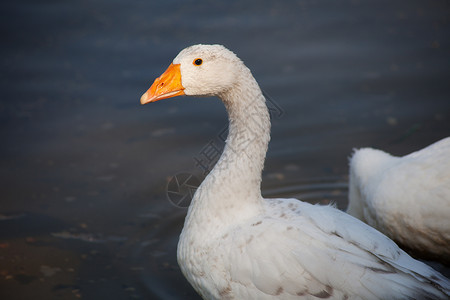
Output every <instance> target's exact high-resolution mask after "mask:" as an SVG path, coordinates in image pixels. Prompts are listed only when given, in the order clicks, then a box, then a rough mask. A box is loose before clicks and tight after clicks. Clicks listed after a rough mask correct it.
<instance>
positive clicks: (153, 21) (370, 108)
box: [0, 0, 450, 299]
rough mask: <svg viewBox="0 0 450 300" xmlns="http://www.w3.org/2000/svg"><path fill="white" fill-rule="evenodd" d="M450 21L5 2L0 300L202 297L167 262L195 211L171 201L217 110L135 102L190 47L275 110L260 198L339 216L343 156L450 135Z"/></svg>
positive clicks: (422, 11)
mask: <svg viewBox="0 0 450 300" xmlns="http://www.w3.org/2000/svg"><path fill="white" fill-rule="evenodd" d="M448 16H449V7H448V3H446V2H445V1H408V2H402V1H394V2H392V1H338V2H336V1H335V2H330V1H297V2H293V1H292V2H289V3H283V2H277V3H273V2H272V1H227V2H223V3H216V2H209V1H164V2H163V1H160V2H150V1H133V2H132V3H130V2H129V1H119V0H117V1H105V0H98V1H95V2H92V1H76V2H72V1H40V2H36V1H14V2H12V3H8V4H6V3H2V6H1V18H0V22H1V25H2V28H3V30H2V47H1V50H0V51H1V57H2V59H1V69H2V72H1V75H0V76H1V82H0V84H1V91H2V97H1V102H0V124H1V128H0V137H1V140H2V141H3V142H2V147H1V148H0V154H1V155H0V176H1V182H2V185H1V195H2V196H1V198H0V293H1V294H2V299H30V298H37V297H38V298H42V299H73V298H83V299H139V298H141V299H146V298H147V299H198V298H199V297H198V296H197V295H196V294H195V292H194V291H193V290H192V289H191V287H190V286H189V284H188V283H187V282H186V281H185V279H184V278H183V276H182V275H181V273H180V270H179V268H178V266H177V264H176V258H175V257H176V255H175V253H176V243H177V240H178V235H179V232H180V231H181V227H182V224H183V220H184V215H185V213H186V208H185V206H186V204H187V203H188V201H187V200H186V199H185V200H183V199H181V198H180V197H179V198H176V194H171V196H168V191H167V188H168V185H169V183H170V179H171V178H172V177H173V176H174V175H177V174H178V175H180V174H183V173H184V174H190V175H193V177H192V178H194V179H195V178H197V179H196V180H201V179H202V176H203V173H204V170H203V169H202V167H201V166H200V165H199V164H198V163H197V162H196V161H195V158H197V159H199V158H202V153H203V152H202V150H204V148H205V147H207V146H208V145H210V143H211V142H212V143H213V144H214V145H215V146H217V147H218V148H219V149H220V147H222V146H223V144H221V136H223V134H224V132H223V130H224V129H226V125H227V120H226V114H225V110H224V108H223V106H222V104H221V103H220V101H219V100H217V99H214V98H202V99H195V98H187V97H184V98H176V99H170V100H165V101H160V102H157V103H154V104H151V105H147V106H144V107H141V106H140V105H139V98H140V96H141V94H142V93H143V92H144V91H145V90H146V89H147V88H148V87H149V86H150V84H151V82H152V81H153V79H154V78H155V77H157V76H159V75H160V74H161V73H162V72H163V71H164V69H165V68H166V67H167V66H168V65H169V63H170V62H171V60H172V59H173V57H174V56H175V55H176V54H177V53H178V52H179V50H181V49H182V48H184V47H186V46H188V45H191V44H196V43H221V44H224V45H226V46H227V47H228V48H230V49H232V50H233V51H235V52H236V53H237V54H238V55H239V57H241V58H242V59H243V60H244V61H245V62H246V64H247V66H249V67H250V68H251V69H252V72H253V74H254V76H255V77H256V79H257V80H258V82H259V83H260V85H261V87H262V88H263V89H264V91H265V92H266V93H267V94H268V95H269V97H270V99H271V101H272V102H273V103H275V105H276V107H277V110H276V111H275V112H276V115H275V116H274V118H273V126H272V141H271V144H270V146H269V152H268V156H267V161H266V167H265V171H264V175H263V176H264V179H263V181H264V183H263V193H264V194H265V195H267V196H270V197H278V196H282V197H287V196H289V197H290V196H293V197H299V198H302V199H304V200H306V201H309V202H312V203H317V202H320V203H329V202H335V203H337V205H338V207H339V208H341V209H345V207H346V197H347V194H346V193H347V192H346V184H347V172H348V168H347V163H348V157H349V155H350V154H351V152H352V149H353V148H355V147H356V148H357V147H362V146H371V147H376V148H380V149H383V150H385V151H389V152H391V153H393V154H395V155H404V154H407V153H409V152H412V151H415V150H418V149H420V148H423V147H425V146H427V145H429V144H431V143H432V142H434V141H437V140H439V139H441V138H444V137H446V136H449V135H450V101H449V96H450V84H449V78H450V68H449V67H450V52H449V50H450V40H449V39H448V37H449V33H450V25H449V24H450V23H449V21H450V20H449V17H448ZM181 176H182V175H181ZM180 178H181V177H180ZM194 179H192V180H194ZM195 182H196V181H195V180H194V181H193V182H190V181H189V182H187V183H188V185H189V184H190V183H192V184H193V185H195ZM188 185H186V186H184V190H183V191H182V192H181V193H180V194H181V195H182V194H183V193H185V192H189V191H190V189H189V186H188ZM174 201H175V202H174ZM176 201H181V202H176ZM186 201H187V202H186ZM174 203H175V204H176V205H174ZM434 266H435V267H437V268H440V269H441V271H443V272H446V273H447V274H448V268H443V267H442V266H441V265H439V264H437V265H436V264H435V265H434Z"/></svg>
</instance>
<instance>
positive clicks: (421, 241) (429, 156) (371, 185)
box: [347, 138, 450, 262]
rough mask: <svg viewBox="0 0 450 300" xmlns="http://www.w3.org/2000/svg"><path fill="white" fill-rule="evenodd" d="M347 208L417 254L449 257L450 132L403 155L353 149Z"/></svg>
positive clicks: (445, 258) (444, 258) (435, 257)
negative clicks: (439, 139) (443, 137)
mask: <svg viewBox="0 0 450 300" xmlns="http://www.w3.org/2000/svg"><path fill="white" fill-rule="evenodd" d="M347 212H348V213H349V214H351V215H353V216H355V217H357V218H358V219H360V220H362V221H364V222H366V223H367V224H369V225H371V226H373V227H375V228H376V229H378V230H380V231H381V232H383V233H384V234H386V235H387V236H389V237H390V238H392V239H394V240H395V241H397V242H398V243H400V244H401V245H403V246H405V247H406V248H409V249H411V251H413V252H415V253H417V254H418V255H421V256H422V257H426V258H432V259H438V260H441V261H443V262H450V138H445V139H443V140H441V141H439V142H437V143H434V144H432V145H431V146H428V147H427V148H424V149H422V150H420V151H417V152H414V153H411V154H409V155H406V156H404V157H395V156H391V155H389V154H388V153H386V152H383V151H381V150H375V149H371V148H364V149H360V150H357V151H355V152H354V154H353V156H352V158H351V160H350V189H349V206H348V209H347Z"/></svg>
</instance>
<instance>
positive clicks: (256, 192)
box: [186, 66, 270, 225]
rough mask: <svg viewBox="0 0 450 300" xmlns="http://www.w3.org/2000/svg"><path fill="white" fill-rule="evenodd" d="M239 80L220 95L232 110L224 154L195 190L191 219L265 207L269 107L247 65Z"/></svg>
mask: <svg viewBox="0 0 450 300" xmlns="http://www.w3.org/2000/svg"><path fill="white" fill-rule="evenodd" d="M238 82H239V83H238V84H237V85H236V86H234V87H233V88H232V89H229V90H227V91H226V92H224V93H222V94H220V95H219V97H220V98H221V99H222V101H223V102H224V104H225V106H226V108H227V112H228V117H229V122H230V125H229V133H228V138H227V140H226V146H225V149H224V151H223V153H222V156H221V157H220V159H219V161H218V162H217V164H216V165H215V167H214V168H213V170H212V171H211V173H210V174H209V175H208V176H207V177H206V178H205V180H204V181H203V183H202V184H201V185H200V187H199V188H198V190H197V192H196V193H195V195H194V198H193V201H192V203H191V206H190V208H189V212H188V216H187V218H186V223H187V224H188V223H189V219H195V222H196V223H198V222H202V221H201V220H203V221H206V220H207V219H208V220H209V222H213V223H215V224H217V225H218V224H221V225H224V224H227V223H228V224H231V223H233V222H236V219H245V218H248V217H251V216H252V215H255V214H257V213H260V211H261V209H262V197H261V172H262V169H263V166H264V159H265V156H266V152H267V146H268V143H269V140H270V118H269V112H268V109H267V106H266V102H265V98H264V96H263V95H262V92H261V89H260V88H259V86H258V84H257V82H256V80H255V79H254V78H253V76H252V74H251V72H250V70H249V69H248V68H246V67H245V66H243V69H242V72H241V74H240V80H238ZM213 218H214V221H212V219H213Z"/></svg>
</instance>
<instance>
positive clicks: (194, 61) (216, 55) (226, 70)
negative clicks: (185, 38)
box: [141, 45, 245, 104]
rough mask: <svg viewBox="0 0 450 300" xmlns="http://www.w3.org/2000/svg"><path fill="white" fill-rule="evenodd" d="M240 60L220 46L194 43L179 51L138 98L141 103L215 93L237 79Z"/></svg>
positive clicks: (232, 83) (243, 67)
mask: <svg viewBox="0 0 450 300" xmlns="http://www.w3.org/2000/svg"><path fill="white" fill-rule="evenodd" d="M242 69H245V66H244V64H243V63H242V61H241V60H240V59H239V58H238V57H237V56H236V55H235V54H234V53H233V52H231V51H230V50H228V49H227V48H225V47H224V46H221V45H194V46H190V47H188V48H186V49H184V50H182V51H181V52H180V53H179V54H178V55H177V56H176V57H175V59H174V60H173V62H172V64H171V65H170V66H169V67H168V68H167V70H166V71H165V72H164V73H163V74H162V75H161V76H160V77H158V78H156V79H155V81H154V82H153V84H152V86H151V87H150V88H149V89H148V90H147V92H145V93H144V94H143V95H142V97H141V104H147V103H150V102H155V101H158V100H162V99H166V98H170V97H175V96H180V95H188V96H218V95H220V94H221V93H224V92H226V91H228V90H229V89H232V88H233V86H235V85H236V84H237V83H238V82H239V80H240V78H239V77H240V76H239V74H241V72H242Z"/></svg>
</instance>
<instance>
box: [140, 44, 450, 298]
mask: <svg viewBox="0 0 450 300" xmlns="http://www.w3.org/2000/svg"><path fill="white" fill-rule="evenodd" d="M177 95H195V96H213V95H214V96H218V97H220V98H221V99H222V101H223V103H224V104H225V106H226V108H227V111H228V114H229V121H230V126H229V135H228V138H227V142H226V146H225V149H224V152H223V154H222V156H221V157H220V159H219V161H218V162H217V164H216V166H215V167H214V169H213V170H212V171H211V173H210V174H209V175H208V176H207V177H206V178H205V180H204V181H203V183H202V184H201V186H200V187H199V188H198V190H197V192H196V193H195V196H194V198H193V200H192V203H191V205H190V207H189V210H188V214H187V216H186V221H185V224H184V228H183V231H182V233H181V236H180V241H179V243H178V263H179V265H180V267H181V270H182V272H183V274H184V275H185V276H186V278H187V279H188V281H189V282H190V283H191V284H192V286H193V287H194V288H195V289H196V290H197V292H198V293H199V294H200V295H201V296H202V297H203V298H204V299H323V298H332V299H424V298H431V299H448V297H449V294H450V282H449V281H448V279H446V278H445V277H444V276H443V275H441V274H440V273H438V272H436V271H435V270H433V269H432V268H430V267H429V266H427V265H425V264H423V263H421V262H419V261H416V260H414V259H413V258H411V257H410V256H409V255H408V254H406V253H405V252H403V251H402V250H400V249H399V248H398V246H397V245H396V244H395V243H394V242H392V241H391V240H390V239H389V238H387V237H386V236H384V235H383V234H382V233H380V232H378V231H376V230H375V229H373V228H372V227H370V226H368V225H366V224H364V223H363V222H361V221H359V220H357V219H355V218H353V217H352V216H350V215H348V214H345V213H344V212H341V211H339V210H337V209H335V208H333V207H330V206H315V205H311V204H308V203H303V202H301V201H298V200H297V199H264V198H262V196H261V190H260V183H261V172H262V169H263V164H264V158H265V155H266V151H267V145H268V143H269V139H270V120H269V113H268V109H267V107H266V104H265V99H264V96H263V95H262V93H261V90H260V88H259V86H258V84H257V83H256V81H255V79H254V78H253V76H252V74H251V72H250V70H249V69H248V68H247V67H246V66H245V65H244V64H243V62H242V61H241V60H240V59H239V58H238V57H237V56H236V55H235V54H234V53H233V52H231V51H229V50H227V49H226V48H225V47H223V46H220V45H196V46H191V47H189V48H186V49H184V50H183V51H181V52H180V53H179V54H178V56H177V57H176V58H175V59H174V60H173V63H172V64H171V65H170V66H169V68H168V69H167V70H166V72H165V73H164V74H162V75H161V76H160V77H159V78H157V79H156V80H155V82H154V83H153V85H152V86H151V87H150V89H149V90H148V91H147V92H146V93H145V94H144V95H143V96H142V98H141V103H142V104H146V103H149V102H154V101H158V100H160V99H164V98H169V97H173V96H177Z"/></svg>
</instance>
